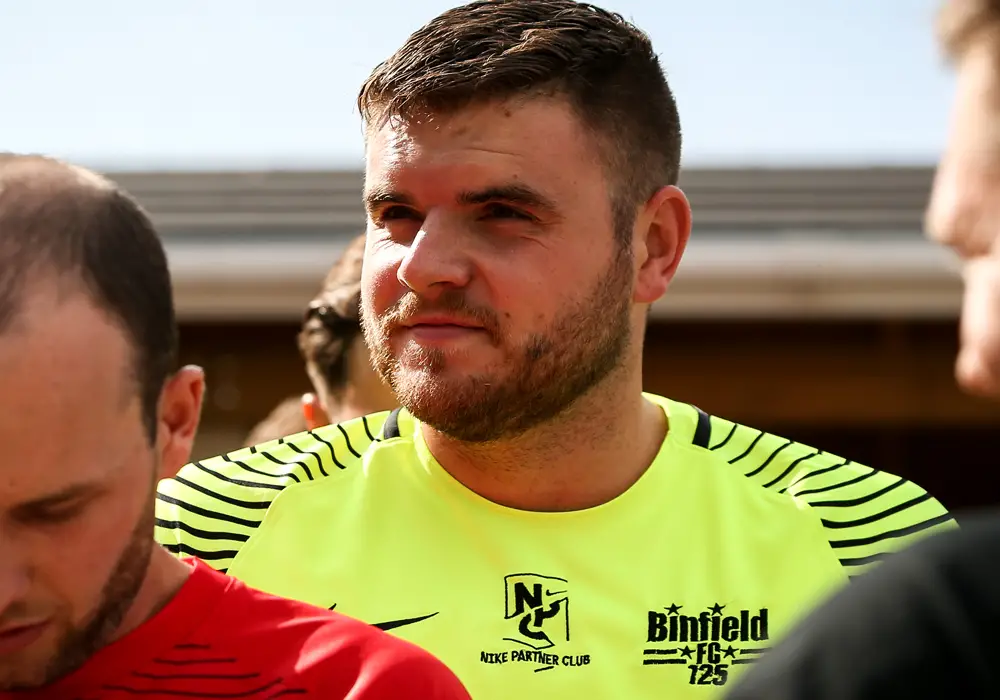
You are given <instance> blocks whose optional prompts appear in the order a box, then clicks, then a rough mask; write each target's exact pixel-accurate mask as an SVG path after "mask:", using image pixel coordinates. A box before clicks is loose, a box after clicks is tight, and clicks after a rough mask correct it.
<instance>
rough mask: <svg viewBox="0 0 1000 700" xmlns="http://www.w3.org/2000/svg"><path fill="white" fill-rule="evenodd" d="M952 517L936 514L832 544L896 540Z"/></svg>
mask: <svg viewBox="0 0 1000 700" xmlns="http://www.w3.org/2000/svg"><path fill="white" fill-rule="evenodd" d="M952 519H953V518H952V516H951V514H950V513H942V514H941V515H937V516H934V517H933V518H931V519H930V520H925V521H923V522H922V523H916V524H914V525H907V526H906V527H901V528H899V529H896V530H886V531H885V532H880V533H878V534H876V535H871V536H870V537H858V538H856V539H852V540H830V546H831V547H833V548H834V549H844V548H847V547H864V546H866V545H869V544H875V543H876V542H881V541H883V540H894V539H898V538H900V537H906V536H907V535H915V534H916V533H918V532H923V531H924V530H929V529H931V528H932V527H934V526H936V525H943V524H944V523H947V522H949V521H951V520H952Z"/></svg>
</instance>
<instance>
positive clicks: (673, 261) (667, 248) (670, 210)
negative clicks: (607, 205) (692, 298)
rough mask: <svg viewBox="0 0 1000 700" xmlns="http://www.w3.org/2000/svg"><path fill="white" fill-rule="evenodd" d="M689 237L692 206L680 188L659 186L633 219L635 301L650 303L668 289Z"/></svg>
mask: <svg viewBox="0 0 1000 700" xmlns="http://www.w3.org/2000/svg"><path fill="white" fill-rule="evenodd" d="M690 236H691V205H690V204H689V203H688V200H687V197H686V196H685V195H684V193H683V192H682V191H681V190H680V188H678V187H675V186H673V185H668V186H666V187H661V188H660V189H659V190H657V191H656V193H655V194H654V195H653V196H652V197H650V198H649V200H648V201H647V202H646V204H645V205H644V206H643V208H642V211H641V212H640V213H639V216H638V217H637V219H636V230H635V231H634V236H633V248H634V251H635V255H636V281H635V292H634V295H633V299H634V301H636V302H638V303H640V304H652V303H653V302H654V301H656V300H657V299H659V298H660V297H661V296H663V294H664V293H665V292H666V291H667V287H668V286H669V285H670V281H671V280H672V279H673V278H674V274H675V273H676V272H677V266H678V265H679V264H680V261H681V257H682V256H683V255H684V249H685V248H686V247H687V242H688V238H689V237H690Z"/></svg>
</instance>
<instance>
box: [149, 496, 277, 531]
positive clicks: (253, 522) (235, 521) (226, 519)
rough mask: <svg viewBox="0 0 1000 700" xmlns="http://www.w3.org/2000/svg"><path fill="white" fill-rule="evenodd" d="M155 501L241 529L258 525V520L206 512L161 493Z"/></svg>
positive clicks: (203, 509)
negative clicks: (240, 527)
mask: <svg viewBox="0 0 1000 700" xmlns="http://www.w3.org/2000/svg"><path fill="white" fill-rule="evenodd" d="M156 499H157V500H158V501H163V502H164V503H169V504H171V505H174V506H177V507H178V508H183V509H184V510H186V511H188V512H189V513H194V514H195V515H204V516H205V517H206V518H211V519H212V520H220V521H222V522H226V523H232V524H233V525H242V526H243V527H249V528H255V527H257V526H259V525H260V521H259V520H247V519H246V518H237V517H236V516H235V515H229V513H220V512H218V511H213V510H208V509H207V508H202V507H200V506H196V505H193V504H191V503H185V502H184V501H182V500H180V499H179V498H174V497H173V496H167V495H166V494H163V493H158V494H156Z"/></svg>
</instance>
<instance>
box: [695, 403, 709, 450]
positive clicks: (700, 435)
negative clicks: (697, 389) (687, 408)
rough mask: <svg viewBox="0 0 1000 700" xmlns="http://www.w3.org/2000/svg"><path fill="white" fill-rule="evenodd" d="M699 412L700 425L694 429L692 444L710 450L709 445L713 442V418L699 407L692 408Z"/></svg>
mask: <svg viewBox="0 0 1000 700" xmlns="http://www.w3.org/2000/svg"><path fill="white" fill-rule="evenodd" d="M691 408H693V409H694V410H695V411H697V412H698V424H697V425H696V426H695V428H694V438H693V439H692V440H691V442H692V443H693V444H694V445H695V447H703V448H705V449H708V443H709V442H710V441H711V440H712V417H711V416H710V415H708V414H707V413H705V412H704V411H703V410H701V409H700V408H698V407H697V406H691Z"/></svg>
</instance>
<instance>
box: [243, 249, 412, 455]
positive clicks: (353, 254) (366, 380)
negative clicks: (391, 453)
mask: <svg viewBox="0 0 1000 700" xmlns="http://www.w3.org/2000/svg"><path fill="white" fill-rule="evenodd" d="M364 253H365V236H364V234H362V235H360V236H358V237H356V238H355V239H353V240H352V241H351V243H350V244H349V245H348V246H347V249H346V250H345V251H344V253H343V254H342V255H341V256H340V258H339V259H338V260H337V262H335V263H334V264H333V267H331V268H330V271H329V272H328V273H327V276H326V279H325V280H324V281H323V287H322V289H320V292H319V294H318V295H317V296H316V298H315V299H313V300H312V302H310V304H309V307H308V308H307V309H306V313H305V318H304V319H303V321H302V329H301V330H300V331H299V336H298V345H299V352H300V353H301V354H302V359H303V360H304V361H305V366H306V373H307V374H308V375H309V379H310V381H311V382H312V385H313V389H314V391H313V392H310V393H307V394H304V395H303V396H301V397H298V396H295V397H289V398H287V399H285V400H284V401H282V402H281V403H279V404H278V405H277V406H276V407H275V408H274V409H273V410H272V411H271V413H270V414H269V415H268V416H267V417H266V418H265V419H264V420H262V421H261V422H260V423H259V424H258V425H257V426H256V427H254V428H253V430H251V431H250V434H249V435H248V436H247V438H246V441H245V443H244V445H245V446H247V447H249V446H250V445H259V444H261V443H264V442H267V441H269V440H276V439H278V438H280V437H284V436H286V435H292V434H295V433H299V432H302V431H304V430H313V429H315V428H318V427H320V426H322V425H328V424H330V423H339V422H342V421H346V420H350V419H351V418H357V417H358V416H363V415H367V414H370V413H377V412H379V411H385V410H390V409H393V408H395V407H396V406H397V405H398V403H397V402H396V399H395V397H394V396H393V395H392V390H391V389H389V387H388V386H387V385H386V384H385V383H384V382H383V381H382V380H381V378H379V376H378V374H376V373H375V370H374V369H373V368H372V364H371V357H370V354H369V352H368V346H367V345H366V344H365V341H364V338H363V337H362V335H361V321H360V315H359V312H360V302H361V263H362V261H363V259H364Z"/></svg>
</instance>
